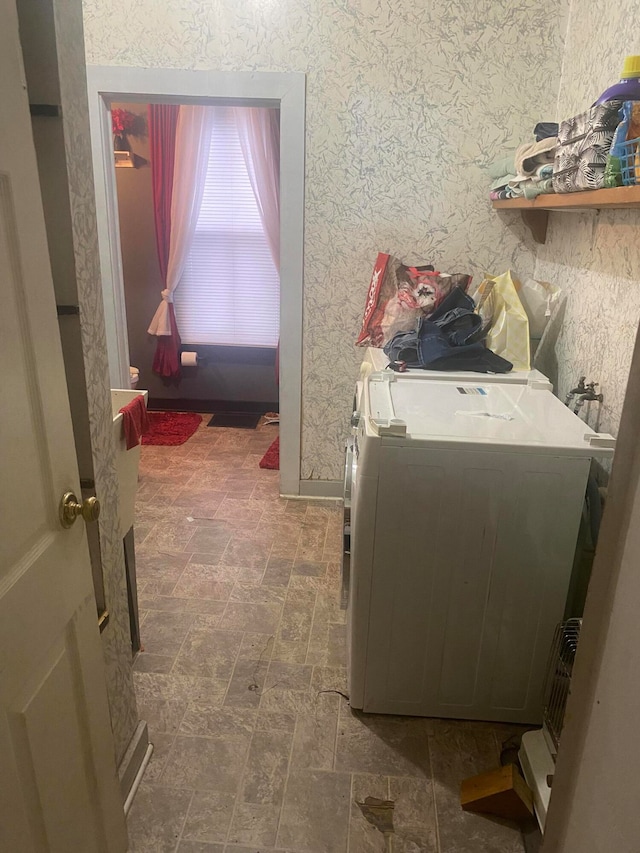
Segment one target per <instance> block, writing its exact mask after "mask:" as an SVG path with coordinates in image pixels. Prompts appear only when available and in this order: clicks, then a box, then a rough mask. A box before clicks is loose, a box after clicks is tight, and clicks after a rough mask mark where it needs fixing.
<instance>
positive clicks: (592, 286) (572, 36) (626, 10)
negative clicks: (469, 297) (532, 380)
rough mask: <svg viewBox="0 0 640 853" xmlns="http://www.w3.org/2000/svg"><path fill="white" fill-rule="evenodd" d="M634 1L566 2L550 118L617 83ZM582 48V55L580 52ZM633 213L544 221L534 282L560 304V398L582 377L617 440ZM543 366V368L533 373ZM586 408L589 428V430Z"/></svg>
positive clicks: (638, 293)
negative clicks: (557, 293)
mask: <svg viewBox="0 0 640 853" xmlns="http://www.w3.org/2000/svg"><path fill="white" fill-rule="evenodd" d="M637 12H638V4H637V2H636V0H621V2H619V3H616V4H612V3H609V2H605V0H592V2H590V3H588V4H585V3H579V2H577V0H573V2H572V5H571V14H570V22H569V28H568V34H567V41H566V47H565V53H564V63H563V73H562V81H561V86H560V94H559V99H558V117H559V118H560V119H563V118H568V117H570V116H572V115H576V114H577V113H580V112H582V111H583V110H585V109H586V108H587V107H588V106H589V105H590V104H592V103H593V101H595V99H596V98H597V97H598V96H599V95H600V94H601V93H602V92H603V91H604V89H606V88H607V87H608V86H610V85H611V84H612V83H615V82H616V81H617V80H619V79H620V71H621V68H622V62H623V58H624V56H625V55H626V54H627V53H638V52H640V51H639V44H640V43H639V42H638V39H637V33H636V31H635V29H633V28H631V27H629V26H628V24H629V21H630V20H631V19H632V18H633V17H634V15H636V14H637ZM586 46H588V49H585V48H586ZM639 226H640V211H624V210H615V211H609V212H606V211H602V212H593V213H579V214H575V213H565V212H563V213H552V214H551V217H550V219H549V231H548V236H547V243H546V244H545V245H544V246H541V247H540V249H539V251H538V259H537V264H536V277H537V278H542V279H547V280H549V281H553V282H556V283H557V284H558V285H560V286H561V287H562V288H564V290H565V291H566V292H567V295H568V299H567V304H566V313H565V317H564V322H563V324H562V329H561V332H560V335H559V337H558V340H557V342H556V345H555V351H554V352H552V353H551V359H550V362H552V363H553V362H555V364H556V365H557V380H558V392H559V394H560V396H561V397H564V395H565V394H566V392H567V390H569V389H570V388H573V387H574V383H575V380H576V379H577V378H578V376H580V375H582V374H586V375H587V379H588V380H591V381H594V382H598V383H600V389H599V390H601V391H602V393H603V394H604V403H603V406H602V412H601V418H600V429H602V430H606V431H608V432H612V433H614V434H616V433H617V430H618V425H619V423H620V415H621V412H622V403H623V400H624V394H625V390H626V385H627V379H628V376H629V367H630V364H631V356H632V352H633V345H634V341H635V336H636V330H637V328H638V320H639V318H640V241H639V240H638V234H639V233H640V231H639ZM541 366H544V365H541ZM596 416H597V410H596V407H593V411H592V412H591V415H590V418H589V423H590V425H591V426H597V423H596Z"/></svg>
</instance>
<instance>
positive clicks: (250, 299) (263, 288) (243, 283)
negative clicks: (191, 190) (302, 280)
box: [174, 107, 280, 347]
mask: <svg viewBox="0 0 640 853" xmlns="http://www.w3.org/2000/svg"><path fill="white" fill-rule="evenodd" d="M211 109H212V110H215V116H214V123H213V132H212V136H211V147H210V151H209V164H208V168H207V176H206V181H205V187H204V195H203V199H202V208H201V210H200V215H199V217H198V223H197V226H196V232H195V236H194V240H193V246H192V248H191V251H190V253H189V257H188V259H187V263H186V266H185V270H184V273H183V275H182V278H181V280H180V284H179V286H178V287H177V288H176V291H175V294H174V307H175V312H176V319H177V321H178V329H179V330H180V337H181V338H182V341H183V342H184V343H186V344H217V345H220V346H243V347H275V346H276V345H277V343H278V338H279V320H280V280H279V276H278V273H277V270H276V268H275V266H274V264H273V260H272V258H271V252H270V251H269V245H268V243H267V239H266V237H265V233H264V229H263V227H262V221H261V219H260V213H259V211H258V205H257V203H256V199H255V196H254V194H253V189H252V188H251V183H250V180H249V175H248V172H247V167H246V165H245V161H244V157H243V155H242V148H241V146H240V139H239V137H238V132H237V130H236V126H235V122H234V119H233V112H232V110H231V109H230V108H227V107H211Z"/></svg>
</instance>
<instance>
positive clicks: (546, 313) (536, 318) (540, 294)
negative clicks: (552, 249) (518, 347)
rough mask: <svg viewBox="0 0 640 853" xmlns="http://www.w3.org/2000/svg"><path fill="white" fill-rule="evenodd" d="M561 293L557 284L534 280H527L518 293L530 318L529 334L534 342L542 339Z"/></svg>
mask: <svg viewBox="0 0 640 853" xmlns="http://www.w3.org/2000/svg"><path fill="white" fill-rule="evenodd" d="M516 289H517V288H516ZM561 292H562V291H561V290H560V288H559V287H558V286H557V285H556V284H551V283H550V282H548V281H536V279H534V278H529V279H527V281H525V283H524V284H523V285H522V287H521V288H520V290H519V291H518V296H519V297H520V301H521V302H522V304H523V306H524V310H525V311H526V312H527V317H528V318H529V334H530V335H531V337H532V338H533V339H534V340H539V339H540V338H541V337H542V333H543V332H544V330H545V328H546V325H547V323H548V322H549V318H550V317H551V315H552V313H553V311H554V310H555V307H556V304H557V303H558V300H559V299H560V294H561Z"/></svg>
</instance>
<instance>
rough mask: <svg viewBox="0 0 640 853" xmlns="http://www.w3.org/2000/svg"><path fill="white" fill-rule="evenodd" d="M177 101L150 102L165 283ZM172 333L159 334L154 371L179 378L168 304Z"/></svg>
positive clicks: (174, 330) (177, 337) (160, 255)
mask: <svg viewBox="0 0 640 853" xmlns="http://www.w3.org/2000/svg"><path fill="white" fill-rule="evenodd" d="M179 109H180V107H179V106H178V105H177V104H150V105H149V151H150V159H151V182H152V186H153V212H154V217H155V225H156V245H157V247H158V262H159V264H160V274H161V276H162V282H163V284H164V285H165V286H166V283H167V266H168V263H169V246H170V238H171V195H172V191H173V165H174V160H175V150H176V126H177V124H178V111H179ZM169 323H170V325H171V334H170V335H158V336H157V338H156V340H157V344H156V354H155V356H154V359H153V371H154V373H157V374H158V375H159V376H164V377H166V378H173V379H179V378H180V375H181V371H180V343H181V341H180V334H179V333H178V324H177V323H176V315H175V311H174V309H173V303H171V302H170V303H169Z"/></svg>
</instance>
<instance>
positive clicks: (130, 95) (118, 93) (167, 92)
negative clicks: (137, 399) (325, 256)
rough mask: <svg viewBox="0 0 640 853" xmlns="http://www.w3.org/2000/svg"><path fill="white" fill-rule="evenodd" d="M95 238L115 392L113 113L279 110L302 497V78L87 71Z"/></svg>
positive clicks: (119, 330)
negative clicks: (148, 107)
mask: <svg viewBox="0 0 640 853" xmlns="http://www.w3.org/2000/svg"><path fill="white" fill-rule="evenodd" d="M87 75H88V95H89V111H90V118H91V137H92V151H93V161H94V174H95V183H96V201H97V214H98V237H99V243H100V260H101V268H102V281H103V296H104V303H105V317H106V326H107V344H108V350H109V368H110V376H111V385H112V387H128V384H129V368H130V358H129V346H128V341H127V312H126V307H125V288H124V280H123V269H122V254H121V246H120V238H119V228H118V203H117V192H116V178H115V168H114V163H113V145H112V126H111V107H112V105H113V104H115V103H122V102H126V103H129V104H136V103H137V104H157V103H172V104H192V105H208V106H248V107H270V108H274V109H279V111H280V139H281V142H280V200H281V214H280V232H281V235H282V238H281V245H280V366H279V398H280V399H279V409H280V418H281V421H280V493H281V494H283V495H289V496H297V495H299V494H300V443H301V442H300V432H301V377H302V287H303V220H304V118H305V116H304V110H305V75H304V74H297V73H287V74H280V73H259V74H258V73H256V74H252V73H244V72H242V73H241V72H238V73H235V72H204V71H202V72H197V71H196V72H193V71H177V70H172V69H132V68H123V67H96V66H89V67H88V69H87Z"/></svg>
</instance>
